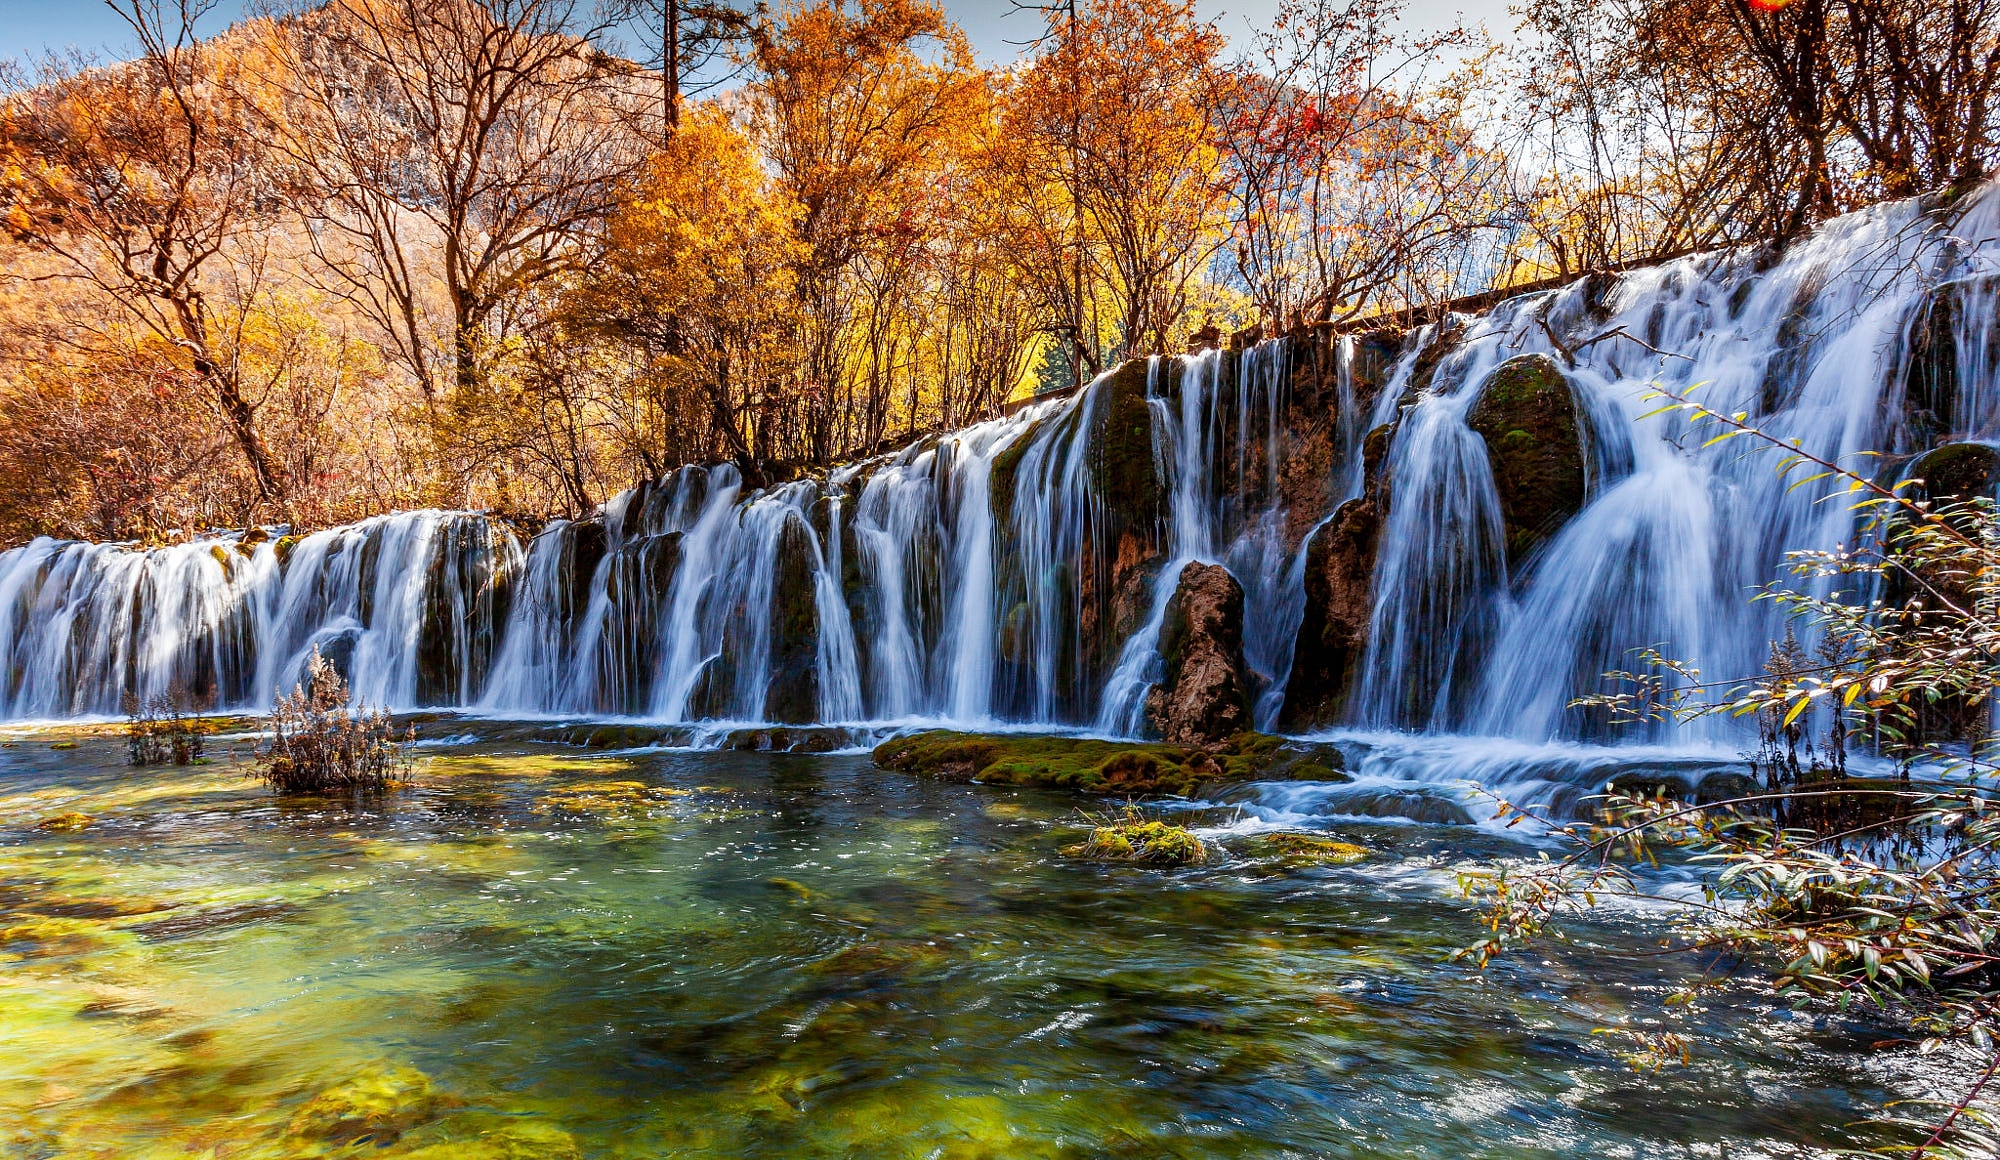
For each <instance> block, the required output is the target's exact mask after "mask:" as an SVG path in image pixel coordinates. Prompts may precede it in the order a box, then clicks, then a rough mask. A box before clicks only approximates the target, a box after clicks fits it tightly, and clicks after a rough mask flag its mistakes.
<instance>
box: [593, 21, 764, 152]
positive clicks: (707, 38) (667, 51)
mask: <svg viewBox="0 0 2000 1160" xmlns="http://www.w3.org/2000/svg"><path fill="white" fill-rule="evenodd" d="M608 7H609V10H610V11H611V12H612V13H613V14H614V15H615V16H617V17H618V18H620V19H621V20H624V21H628V22H631V23H633V24H636V25H637V26H638V28H639V32H640V43H641V44H642V45H644V46H645V49H646V51H645V53H644V54H643V55H642V56H640V57H639V58H638V59H639V60H641V61H642V62H643V63H645V64H647V65H648V66H649V67H654V68H657V69H658V70H659V73H660V120H661V123H662V124H663V126H664V131H663V133H662V134H661V136H662V138H663V139H664V138H666V137H671V136H673V134H674V133H675V132H676V131H677V130H679V128H680V124H681V108H682V104H683V102H685V101H686V100H687V98H689V97H691V96H694V95H697V94H699V93H700V92H703V91H706V90H709V89H712V88H715V87H717V86H719V85H721V84H722V83H724V82H725V81H727V80H729V79H731V78H733V77H734V76H735V75H736V73H737V70H736V68H734V67H733V64H734V61H733V59H732V57H733V56H734V55H740V53H733V52H732V50H738V49H740V48H741V47H742V45H743V44H745V43H746V42H747V41H748V40H749V37H750V32H751V29H752V28H753V27H754V20H755V17H756V11H755V9H754V8H746V7H745V6H741V5H738V4H731V3H716V2H714V0H612V2H611V3H610V4H609V6H608ZM724 65H730V66H732V67H721V66H724Z"/></svg>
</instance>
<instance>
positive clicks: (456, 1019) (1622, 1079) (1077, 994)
mask: <svg viewBox="0 0 2000 1160" xmlns="http://www.w3.org/2000/svg"><path fill="white" fill-rule="evenodd" d="M439 732H440V736H443V735H446V734H456V735H457V736H456V737H455V738H454V739H453V740H451V741H449V742H447V743H445V744H433V745H427V746H425V747H423V748H421V749H420V750H418V752H420V753H421V754H423V756H422V757H421V758H420V759H419V762H418V767H417V771H416V776H417V779H418V781H417V784H416V785H415V786H414V787H413V788H411V789H408V790H406V791H404V792H402V793H400V794H397V795H394V796H391V797H388V798H386V799H383V800H380V801H378V802H375V803H373V804H368V805H362V806H355V805H349V804H343V803H338V802H333V803H329V802H313V803H305V804H301V803H285V802H279V801H277V800H276V799H274V798H273V797H271V796H270V795H269V794H268V793H267V792H266V791H264V790H263V789H262V788H261V787H259V786H258V785H257V784H256V783H254V782H252V781H250V780H248V779H246V778H244V777H243V776H242V772H243V767H242V765H241V764H239V762H240V757H232V756H231V755H230V754H229V753H228V752H227V750H228V749H229V747H230V746H231V745H234V746H236V747H237V750H238V751H239V753H241V752H247V749H248V746H249V744H250V742H249V741H248V740H247V739H245V738H238V739H236V740H234V741H228V740H224V741H220V742H218V743H217V744H215V745H214V747H213V752H214V754H215V756H214V759H213V760H212V761H210V762H208V763H205V764H202V765H197V766H194V767H189V768H184V769H173V768H168V769H165V770H133V769H130V768H127V767H126V766H125V765H124V764H123V757H124V752H123V750H124V745H123V739H122V738H121V737H120V736H118V735H117V733H116V731H115V730H114V729H111V728H108V727H102V726H99V727H88V726H71V727H64V728H61V729H40V730H34V729H16V730H13V731H10V732H6V733H5V734H4V735H0V742H5V745H6V747H5V748H0V1155H4V1156H7V1157H22V1158H29V1157H84V1156H92V1157H97V1156H104V1157H110V1156H116V1157H151V1156H177V1157H178V1156H204V1157H267V1156H268V1157H281V1156H282V1157H297V1156H320V1155H325V1156H348V1155H367V1156H380V1157H405V1156H421V1157H429V1158H432V1160H438V1158H442V1157H458V1158H484V1157H493V1158H501V1157H528V1156H546V1157H578V1156H587V1157H628V1156H629V1157H642V1156H643V1157H660V1156H673V1157H953V1158H971V1157H996V1158H997V1157H1009V1158H1013V1157H1097V1156H1132V1157H1252V1156H1254V1157H1271V1156H1298V1157H1305V1156H1328V1157H1349V1156H1355V1157H1360V1156H1367V1157H1378V1156H1395V1157H1544V1156H1586V1155H1587V1156H1592V1157H1649V1158H1650V1157H1677V1156H1714V1157H1723V1156H1728V1157H1753V1156H1772V1157H1778V1156H1784V1157H1794V1156H1809V1155H1817V1154H1822V1153H1824V1152H1828V1151H1831V1150H1833V1149H1837V1148H1841V1147H1852V1146H1855V1145H1856V1144H1858V1143H1865V1142H1867V1141H1866V1138H1865V1137H1864V1136H1863V1135H1861V1134H1858V1133H1860V1132H1861V1130H1860V1129H1857V1128H1855V1127H1853V1126H1852V1125H1854V1124H1855V1123H1856V1122H1857V1121H1859V1120H1861V1119H1862V1118H1864V1117H1865V1116H1867V1115H1868V1114H1870V1113H1871V1112H1872V1111H1873V1110H1875V1109H1877V1108H1879V1107H1880V1105H1881V1104H1882V1102H1883V1101H1885V1100H1891V1099H1896V1098H1903V1097H1908V1096H1922V1095H1926V1094H1929V1093H1930V1092H1931V1090H1932V1087H1933V1085H1934V1084H1935V1085H1938V1086H1939V1087H1942V1086H1943V1085H1944V1084H1946V1083H1947V1082H1948V1081H1949V1080H1950V1079H1951V1078H1952V1077H1949V1076H1944V1075H1933V1074H1931V1073H1928V1072H1926V1071H1925V1070H1923V1069H1924V1068H1925V1067H1930V1066H1942V1065H1937V1064H1933V1063H1919V1062H1918V1057H1917V1056H1916V1054H1915V1052H1914V1050H1913V1046H1914V1045H1913V1044H1912V1043H1910V1042H1909V1040H1908V1038H1907V1037H1906V1036H1904V1035H1902V1034H1899V1033H1897V1032H1895V1031H1893V1030H1891V1029H1889V1028H1886V1027H1883V1026H1880V1025H1876V1024H1870V1023H1866V1022H1862V1021H1858V1020H1857V1021H1843V1020H1830V1019H1828V1018H1827V1017H1826V1016H1824V1015H1804V1014H1793V1013H1790V1012H1788V1011H1786V1010H1785V1009H1783V1008H1781V1007H1778V1006H1776V1005H1773V1004H1772V1003H1771V1002H1770V1001H1769V999H1768V995H1767V994H1766V993H1765V992H1763V991H1762V990H1760V989H1758V988H1755V987H1753V986H1751V985H1749V984H1747V983H1746V984H1745V985H1744V986H1742V987H1741V988H1739V989H1738V990H1737V991H1735V992H1734V993H1731V994H1727V995H1724V996H1720V997H1711V998H1710V999H1708V1000H1706V1005H1705V1006H1703V1007H1699V1008H1696V1009H1693V1010H1688V1009H1676V1010H1677V1011H1679V1013H1678V1014H1676V1015H1673V1016H1670V1017H1669V1016H1665V1015H1663V1011H1662V1008H1661V1001H1662V999H1663V998H1665V997H1666V996H1667V995H1668V994H1669V993H1671V992H1672V991H1673V990H1674V989H1675V988H1676V986H1677V985H1678V984H1680V983H1682V982H1684V981H1685V980H1686V979H1687V978H1688V977H1689V976H1690V974H1691V973H1692V972H1694V971H1697V970H1698V969H1700V968H1701V967H1702V965H1703V964H1701V963H1697V962H1695V961H1693V960H1690V959H1687V958H1681V957H1673V956H1661V955H1658V954H1649V953H1642V952H1650V951H1652V950H1654V948H1655V947H1656V946H1657V934H1658V929H1659V927H1658V916H1656V915H1654V916H1649V915H1643V914H1638V913H1634V912H1615V911H1614V912H1607V913H1603V914H1600V915H1598V916H1596V917H1595V918H1594V919H1593V921H1592V923H1591V924H1590V925H1588V926H1584V927H1580V928H1578V930H1577V932H1576V934H1577V938H1576V941H1575V942H1573V943H1570V944H1563V943H1556V942H1551V943H1549V944H1547V945H1546V946H1543V947H1540V948H1538V949H1537V951H1536V952H1534V953H1531V954H1524V955H1515V956H1512V957H1510V958H1508V959H1506V960H1503V961H1501V962H1499V963H1497V964H1496V965H1494V966H1493V967H1491V968H1489V969H1488V970H1487V971H1486V972H1484V973H1483V974H1482V973H1477V972H1474V971H1472V970H1471V969H1469V968H1468V967H1466V966H1464V965H1462V964H1458V963H1453V962H1449V961H1447V956H1448V954H1449V952H1450V950H1451V949H1452V948H1454V947H1457V946H1460V945H1463V944H1466V943H1469V942H1472V941H1473V940H1474V939H1476V938H1477V937H1479V933H1480V931H1481V928H1480V926H1479V924H1478V911H1477V908H1476V907H1475V906H1474V905H1473V904H1471V903H1468V902H1466V901H1465V900H1463V899H1462V898H1461V897H1459V894H1458V889H1457V883H1456V878H1455V874H1454V870H1455V869H1457V868H1463V867H1467V866H1470V865H1474V864H1490V863H1492V862H1494V861H1497V860H1505V859H1523V858H1529V857H1533V856H1535V850H1534V848H1533V847H1532V846H1530V845H1527V844H1524V843H1522V842H1520V841H1518V840H1513V839H1509V838H1506V837H1502V836H1499V835H1495V834H1491V833H1488V832H1486V831H1483V830H1480V829H1477V828H1474V827H1467V826H1424V825H1417V824H1410V823H1389V822H1385V823H1381V824H1365V823H1328V825H1329V826H1330V827H1331V828H1330V830H1329V832H1330V833H1331V834H1332V835H1333V836H1336V837H1339V838H1341V839H1344V840H1346V841H1348V842H1353V843H1357V844H1359V845H1362V846H1365V847H1367V848H1368V849H1369V850H1370V851H1371V856H1370V857H1369V858H1368V859H1367V860H1365V861H1362V862H1359V863H1356V864H1351V865H1342V866H1326V865H1298V864H1288V863H1287V862H1286V861H1285V860H1283V859H1282V858H1280V857H1277V856H1275V855H1267V854H1265V853H1262V852H1260V851H1262V850H1264V847H1262V846H1260V845H1259V843H1258V839H1257V838H1256V836H1255V835H1250V834H1243V833H1238V832H1235V831H1233V830H1231V828H1230V827H1229V826H1228V825H1227V822H1228V817H1227V816H1226V809H1222V808H1217V809H1212V810H1208V811H1206V812H1197V814H1196V816H1197V818H1198V819H1199V820H1200V821H1202V822H1204V823H1207V824H1210V825H1212V826H1213V827H1214V832H1217V833H1220V834H1221V835H1222V836H1221V837H1220V839H1219V841H1220V843H1221V848H1222V852H1223V856H1222V857H1221V858H1220V859H1219V860H1217V861H1215V862H1213V863H1211V864H1209V865H1207V866H1203V867H1197V868H1192V869H1179V870H1157V869H1145V868H1138V867H1129V866H1103V865H1096V864H1089V863H1080V862H1078V861H1075V860H1073V859H1070V858H1067V857H1065V856H1063V854H1062V853H1061V848H1062V847H1063V846H1065V845H1067V844H1070V843H1073V842H1076V841H1077V840H1078V839H1079V836H1080V835H1081V834H1082V833H1083V832H1084V830H1085V828H1086V827H1087V825H1088V822H1087V820H1086V819H1085V818H1084V817H1083V815H1082V814H1081V812H1080V810H1079V806H1080V805H1085V806H1094V805H1095V804H1096V803H1088V802H1083V801H1082V800H1081V799H1078V798H1076V797H1071V796H1066V795H1061V794H1054V793H1041V792H1033V791H1015V790H998V789H989V788H984V787H979V786H954V785H944V784H939V783H935V782H929V781H923V780H918V779H914V778H910V777H906V776H904V775H902V774H896V773H888V772H884V771H880V770H877V769H875V768H874V767H873V766H872V765H871V764H870V762H869V760H868V758H867V757H866V756H860V755H835V756H810V755H791V754H769V753H713V752H686V751H666V750H648V751H639V752H631V753H622V754H600V753H594V752H591V751H587V750H582V749H576V748H570V747H565V746H559V745H550V744H542V743H536V742H532V741H524V740H518V739H514V737H513V734H515V733H517V732H518V731H511V730H510V728H509V727H507V726H505V725H500V724H495V723H490V722H486V723H482V722H470V721H451V722H447V723H445V724H444V725H443V726H442V727H441V728H440V730H439ZM65 815H83V816H84V817H87V818H88V819H89V820H88V822H87V823H86V822H85V821H84V818H80V817H65ZM76 827H81V828H76ZM1662 873H1663V874H1667V873H1671V871H1662ZM1746 973H1750V972H1746ZM1663 1018H1671V1020H1672V1021H1671V1022H1670V1023H1662V1024H1659V1026H1662V1027H1667V1028H1670V1029H1672V1030H1676V1031H1679V1032H1681V1033H1683V1034H1688V1035H1690V1036H1692V1037H1693V1038H1694V1040H1695V1042H1694V1046H1693V1058H1692V1062H1691V1064H1690V1065H1688V1066H1686V1067H1677V1068H1668V1069H1666V1070H1662V1071H1658V1072H1653V1071H1646V1070H1640V1069H1635V1067H1634V1066H1633V1065H1632V1064H1631V1063H1629V1062H1627V1060H1626V1059H1625V1058H1624V1057H1623V1056H1622V1055H1621V1052H1625V1051H1628V1050H1629V1047H1630V1045H1629V1044H1628V1043H1627V1042H1626V1041H1625V1040H1624V1039H1623V1038H1621V1037H1620V1036H1619V1035H1617V1034H1605V1033H1602V1032H1601V1030H1600V1029H1605V1028H1617V1027H1639V1026H1648V1025H1651V1024H1652V1022H1653V1021H1657V1020H1661V1019H1663Z"/></svg>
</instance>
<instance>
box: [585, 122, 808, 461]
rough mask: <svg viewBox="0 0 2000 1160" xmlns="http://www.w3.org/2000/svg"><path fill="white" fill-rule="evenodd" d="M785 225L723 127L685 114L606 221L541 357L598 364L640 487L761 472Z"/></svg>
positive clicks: (601, 395) (790, 296)
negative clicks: (733, 464)
mask: <svg viewBox="0 0 2000 1160" xmlns="http://www.w3.org/2000/svg"><path fill="white" fill-rule="evenodd" d="M798 212H799V210H798V207H797V205H796V204H795V203H794V202H792V201H791V199H790V198H789V196H788V195H787V194H786V193H785V192H784V191H783V190H782V189H779V188H777V187H776V182H775V181H774V180H773V179H772V178H771V177H770V176H769V175H768V174H767V173H766V172H765V170H764V168H763V166H762V164H761V161H760V159H759V157H758V155H757V153H756V150H755V149H754V147H753V146H752V144H751V142H750V141H749V140H748V139H747V138H746V137H745V136H744V135H743V134H742V133H741V132H739V131H738V130H737V129H736V128H735V127H734V126H733V125H731V124H730V121H729V119H728V117H727V116H726V115H725V114H724V113H722V112H721V111H720V110H719V109H716V108H714V107H713V106H700V105H697V106H694V107H692V108H690V110H689V111H688V113H687V115H686V116H685V117H684V118H683V121H682V125H681V129H680V131H679V132H677V133H676V134H675V135H674V137H673V139H672V140H671V141H670V142H668V143H667V145H666V147H665V148H664V149H662V150H661V151H660V152H659V153H658V154H657V155H655V156H654V157H653V158H652V160H651V161H650V162H649V163H648V165H647V167H646V170H645V173H644V174H643V176H642V178H641V179H640V180H639V182H638V183H637V184H636V185H635V187H634V189H633V191H632V193H631V194H630V195H629V196H628V197H627V199H626V200H625V201H624V203H623V204H621V205H620V206H619V208H618V209H617V211H616V212H615V213H614V214H613V215H612V216H611V219H610V221H609V223H608V224H607V227H606V229H605V231H604V235H603V238H602V241H601V244H600V245H599V247H598V248H597V249H596V251H595V252H594V254H593V256H592V260H591V261H590V262H589V263H587V264H586V265H585V267H584V268H583V270H582V271H580V272H579V274H578V275H577V277H576V278H575V279H574V280H573V281H572V282H571V283H570V284H569V286H568V288H567V292H566V293H565V294H564V295H563V298H562V304H561V306H560V307H559V308H558V309H557V311H556V312H555V315H554V323H555V329H554V333H553V335H552V337H551V346H552V347H553V348H554V351H556V352H560V351H567V352H569V355H570V356H571V357H574V356H576V355H577V354H579V353H580V352H585V351H588V352H591V353H590V355H589V357H591V358H594V359H596V360H598V365H597V367H596V372H595V373H596V375H597V376H598V381H599V382H601V383H602V386H601V387H600V388H599V389H598V391H597V397H596V402H595V403H593V404H592V405H591V407H592V409H593V410H594V411H595V412H596V414H597V416H598V417H599V419H598V421H601V422H602V424H603V430H604V432H605V433H606V435H607V437H608V438H609V439H610V440H611V441H612V442H613V443H615V445H616V446H617V447H618V448H619V454H620V457H621V459H622V460H623V461H624V462H625V463H627V464H628V465H630V467H632V468H634V469H636V471H637V472H639V473H643V474H645V475H648V476H653V477H659V476H662V475H665V474H666V473H667V472H668V471H670V470H672V469H673V468H675V467H678V466H679V465H680V464H682V463H687V462H699V461H704V460H713V459H734V460H736V461H737V462H739V463H741V464H743V465H744V466H745V468H746V469H747V470H748V471H749V472H750V473H751V474H752V475H753V476H754V475H755V473H756V471H757V470H758V465H759V463H760V461H761V460H762V459H764V458H766V457H768V456H769V454H770V452H771V450H772V447H773V442H774V436H775V432H772V431H770V430H768V429H767V427H766V425H765V424H766V423H767V421H768V420H769V418H770V417H771V416H772V415H774V414H775V413H776V412H778V411H779V410H780V409H781V406H782V404H783V402H784V401H785V399H786V397H787V395H788V393H789V388H790V386H791V384H792V383H793V382H794V380H795V374H796V370H795V368H796V366H797V346H796V333H797V325H798V324H797V319H796V316H795V313H794V311H795V304H796V298H795V295H794V287H793V282H792V279H793V277H794V269H795V268H796V267H797V266H798V264H799V263H800V262H801V261H802V260H804V258H805V256H806V254H805V246H804V244H803V243H802V242H800V241H799V240H798V239H797V238H796V237H795V235H794V234H793V233H792V225H793V222H794V221H795V220H796V219H797V216H798ZM563 369H564V370H566V371H569V372H573V373H587V372H585V370H584V368H579V367H576V366H575V365H574V363H567V364H564V365H563ZM545 385H547V386H550V387H553V386H556V385H557V383H556V382H555V381H554V380H548V381H547V383H546V384H545ZM579 394H580V392H576V391H571V392H568V397H570V398H576V397H578V395H579ZM571 406H572V407H575V409H576V410H577V411H578V412H579V413H580V412H581V410H582V408H581V407H580V406H577V405H575V404H572V405H571ZM581 421H585V422H588V421H589V420H581ZM549 458H550V459H551V460H553V459H554V458H555V456H554V455H553V454H551V455H550V456H549ZM573 486H574V487H575V488H576V490H578V491H579V492H581V491H584V490H587V485H586V484H585V482H584V481H582V480H578V481H576V483H575V484H574V485H573Z"/></svg>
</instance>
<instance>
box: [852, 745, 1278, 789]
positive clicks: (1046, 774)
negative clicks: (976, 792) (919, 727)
mask: <svg viewBox="0 0 2000 1160" xmlns="http://www.w3.org/2000/svg"><path fill="white" fill-rule="evenodd" d="M1290 756H1292V755H1291V754H1288V753H1287V752H1286V751H1285V749H1284V748H1283V742H1282V741H1281V740H1280V739H1279V738H1276V737H1271V736H1267V735H1265V734H1262V733H1239V734H1237V735H1236V736H1235V737H1232V738H1230V739H1229V741H1228V742H1227V743H1225V744H1223V745H1221V746H1219V747H1217V748H1215V749H1214V750H1213V751H1210V750H1206V749H1197V748H1192V747H1189V746H1182V745H1161V744H1149V743H1144V742H1132V741H1106V740H1102V739H1099V738H1094V737H1048V736H1040V735H1035V734H1009V733H997V734H996V733H955V732H951V731H948V730H935V731H932V732H929V733H913V734H910V735H908V736H905V737H897V738H893V739H891V740H888V741H885V742H883V743H882V744H880V745H878V746H876V747H875V753H874V761H875V764H876V765H878V766H880V767H881V768H883V769H893V770H899V771H901V772H904V773H915V774H920V775H923V776H927V777H936V778H940V779H943V780H946V781H957V782H978V783H980V784H982V785H1018V786H1031V787H1035V788H1041V789H1070V790H1076V791H1079V792H1081V793H1092V794H1115V795H1118V796H1121V797H1142V796H1148V795H1153V794H1170V795H1175V796H1180V797H1185V796H1187V795H1189V794H1191V793H1192V792H1194V790H1195V788H1196V787H1198V786H1200V785H1202V784H1204V783H1208V782H1217V781H1245V780H1249V779H1252V778H1256V777H1260V776H1263V775H1264V773H1265V771H1266V770H1269V769H1271V768H1273V767H1275V766H1279V765H1280V764H1281V763H1282V762H1284V761H1285V760H1286V758H1288V757H1290Z"/></svg>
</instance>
